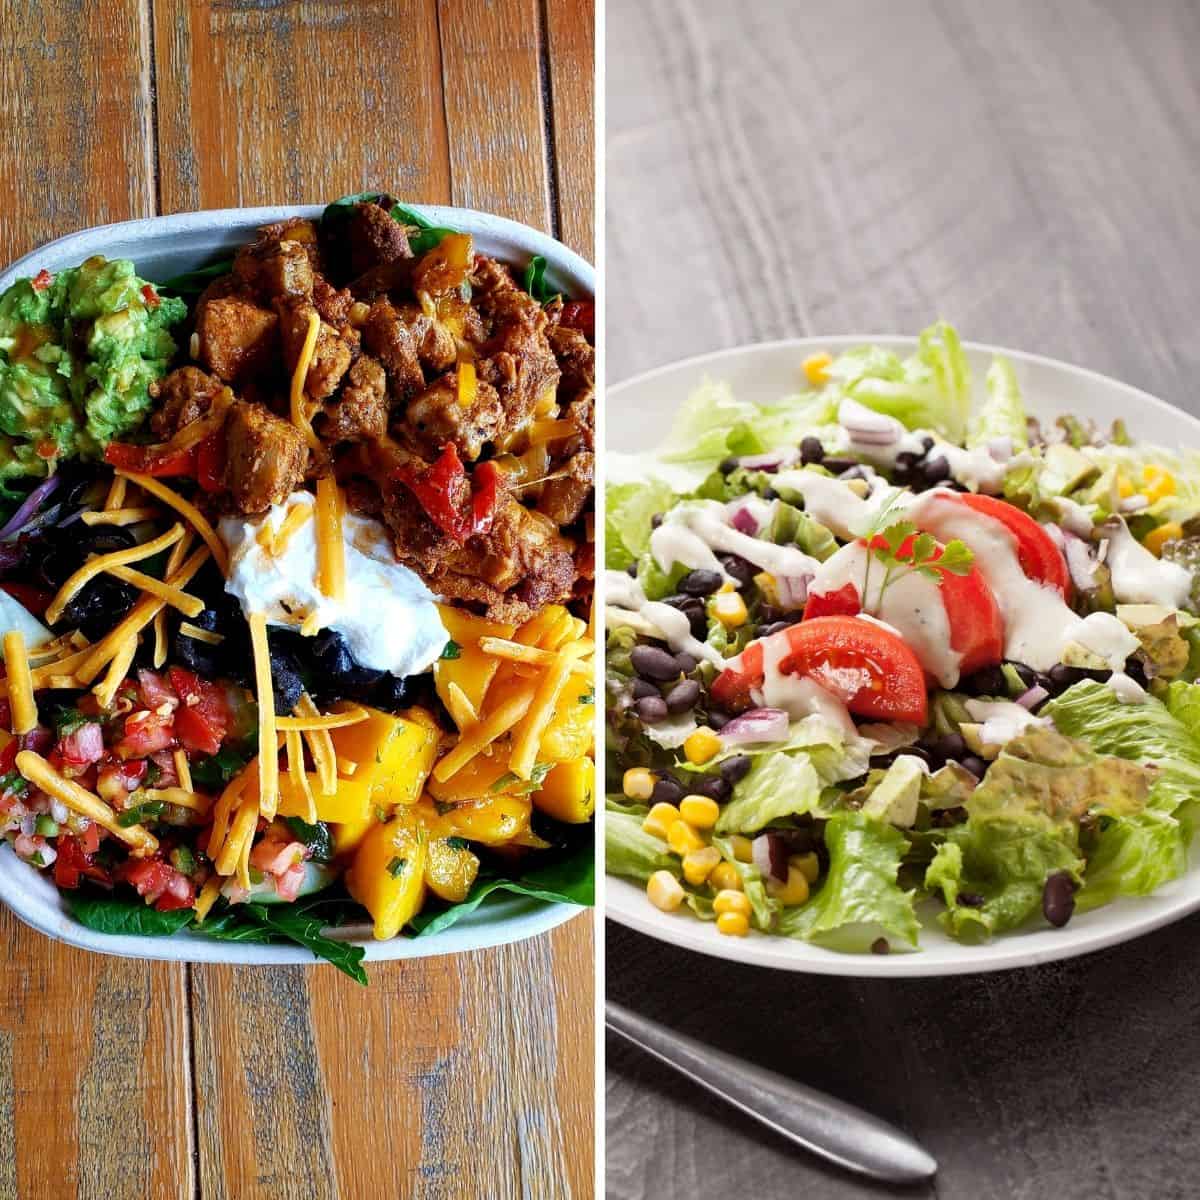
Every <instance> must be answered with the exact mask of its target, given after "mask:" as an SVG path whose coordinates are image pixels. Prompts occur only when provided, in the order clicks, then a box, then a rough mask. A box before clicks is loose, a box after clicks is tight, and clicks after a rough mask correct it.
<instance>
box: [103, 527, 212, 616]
mask: <svg viewBox="0 0 1200 1200" xmlns="http://www.w3.org/2000/svg"><path fill="white" fill-rule="evenodd" d="M175 544H176V545H179V543H178V542H176V543H175ZM172 569H173V568H172V567H171V566H170V564H168V566H167V573H168V574H170V572H171V570H172ZM105 574H107V575H112V576H114V577H115V578H117V579H120V580H122V581H123V582H125V583H131V584H133V586H134V587H135V588H137V589H138V590H139V591H143V592H149V593H150V595H152V596H158V597H159V598H160V599H163V600H165V601H166V602H167V603H168V604H169V605H170V606H171V607H172V608H176V609H178V610H179V611H180V612H181V613H183V615H184V616H185V617H198V616H199V615H200V614H201V613H202V612H203V611H204V601H203V600H201V599H200V597H199V596H192V595H189V594H188V593H187V592H185V591H183V589H182V588H177V587H172V586H171V585H170V584H169V583H164V582H163V580H161V579H155V578H154V576H153V575H146V574H145V573H143V572H142V571H138V570H136V569H135V568H133V567H121V566H117V567H106V568H105Z"/></svg>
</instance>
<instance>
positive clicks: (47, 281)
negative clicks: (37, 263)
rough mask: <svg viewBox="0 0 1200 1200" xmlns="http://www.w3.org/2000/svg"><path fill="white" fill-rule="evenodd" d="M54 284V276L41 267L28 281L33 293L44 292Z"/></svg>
mask: <svg viewBox="0 0 1200 1200" xmlns="http://www.w3.org/2000/svg"><path fill="white" fill-rule="evenodd" d="M53 282H54V276H53V275H51V274H50V272H49V271H47V270H46V268H45V267H43V268H42V269H41V270H40V271H39V272H38V273H37V274H36V275H35V276H34V277H33V279H32V280H31V281H30V284H29V286H30V287H31V288H33V290H34V291H35V292H44V291H45V290H46V289H47V288H48V287H49V286H50V285H51V284H52V283H53Z"/></svg>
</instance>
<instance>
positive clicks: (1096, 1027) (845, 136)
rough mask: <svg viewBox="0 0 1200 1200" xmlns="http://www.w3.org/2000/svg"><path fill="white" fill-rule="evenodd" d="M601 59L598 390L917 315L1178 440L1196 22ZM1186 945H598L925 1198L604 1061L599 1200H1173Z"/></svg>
mask: <svg viewBox="0 0 1200 1200" xmlns="http://www.w3.org/2000/svg"><path fill="white" fill-rule="evenodd" d="M607 31H608V45H607V47H606V50H607V62H608V81H607V83H608V92H607V94H608V108H607V113H608V117H607V119H608V149H607V154H608V159H607V178H608V212H607V218H606V219H607V227H606V245H607V256H608V262H607V282H608V296H609V305H608V314H607V328H608V336H609V351H608V362H609V365H610V372H611V374H610V378H613V379H621V378H624V377H626V376H628V375H630V374H632V373H634V372H635V371H638V370H642V369H645V368H648V367H651V366H655V365H657V364H660V363H666V362H670V361H672V360H674V359H677V358H681V357H684V356H686V355H690V354H697V353H702V352H704V351H708V350H714V349H718V348H720V347H723V346H730V345H735V344H738V343H743V342H750V341H761V340H767V339H770V338H779V337H786V336H791V335H804V334H820V333H840V332H864V333H870V332H879V333H884V332H915V331H916V330H917V329H919V328H920V327H921V326H923V325H924V324H926V323H928V322H929V321H930V320H931V319H933V318H934V317H935V316H937V315H945V316H946V317H948V318H950V319H952V320H953V321H955V322H956V324H957V325H958V328H959V329H960V331H961V332H962V333H963V335H964V336H966V337H970V338H973V339H976V340H980V341H992V342H999V343H1001V344H1008V345H1011V346H1016V347H1022V348H1026V349H1029V350H1034V351H1040V352H1043V353H1047V354H1052V355H1055V356H1058V357H1062V358H1066V359H1068V360H1072V361H1076V362H1080V363H1084V364H1086V365H1088V366H1092V367H1094V368H1096V369H1098V370H1100V371H1104V372H1107V373H1110V374H1113V375H1116V376H1118V377H1120V378H1123V379H1127V380H1128V381H1129V382H1131V383H1134V384H1137V385H1139V386H1141V387H1144V388H1146V389H1147V390H1149V391H1151V392H1154V393H1156V394H1158V395H1160V396H1163V397H1164V398H1165V399H1168V400H1170V401H1172V402H1173V403H1176V404H1178V405H1179V406H1181V407H1183V408H1186V409H1188V410H1189V411H1191V412H1193V413H1200V397H1198V396H1197V393H1196V389H1195V382H1194V381H1195V378H1196V371H1197V366H1198V363H1200V330H1198V327H1197V325H1196V322H1195V319H1194V316H1195V313H1196V312H1197V311H1198V310H1200V270H1198V269H1197V267H1198V266H1200V262H1198V258H1197V251H1196V249H1195V244H1194V238H1193V236H1192V231H1193V230H1194V228H1195V227H1196V225H1197V222H1198V221H1200V189H1197V187H1196V186H1195V176H1196V172H1197V169H1198V167H1200V138H1198V136H1197V126H1196V123H1195V121H1194V120H1193V118H1192V114H1194V113H1195V111H1196V109H1197V104H1198V101H1200V73H1198V72H1197V69H1196V67H1195V65H1194V61H1193V59H1194V55H1193V49H1194V47H1195V45H1196V44H1197V39H1198V38H1200V11H1198V10H1197V8H1196V6H1195V5H1193V4H1189V3H1186V2H1184V0H1162V2H1160V3H1155V4H1150V5H1126V4H1123V3H1120V0H1105V2H1102V3H1101V2H1087V0H1066V2H1064V3H1060V4H1055V5H1044V4H1040V3H1037V2H1036V0H1010V2H1009V3H1006V4H989V3H985V2H982V0H969V2H967V3H959V4H950V3H941V2H938V0H920V2H917V0H914V2H913V3H909V4H892V3H888V2H887V0H804V2H803V3H801V2H798V0H796V2H779V3H775V4H770V5H767V4H760V5H745V6H742V7H741V8H740V9H739V10H738V17H737V20H736V22H735V21H731V20H730V19H729V14H728V7H727V6H726V5H723V4H719V3H717V2H716V0H707V2H702V0H665V2H664V3H661V4H656V5H642V4H638V3H636V0H610V3H609V5H608V14H607ZM1198 935H1200V918H1198V917H1192V918H1190V919H1188V920H1185V921H1182V922H1180V923H1178V924H1177V925H1174V926H1172V927H1171V928H1169V929H1165V930H1162V931H1160V932H1158V933H1155V934H1152V935H1150V936H1148V937H1145V938H1143V939H1140V940H1139V941H1137V942H1135V943H1132V944H1129V945H1126V946H1122V947H1117V948H1115V949H1113V950H1110V951H1105V952H1103V953H1099V954H1095V955H1091V956H1089V957H1087V958H1084V959H1080V960H1075V961H1071V962H1065V963H1061V964H1055V965H1050V966H1044V967H1040V968H1036V969H1031V970H1024V971H1015V972H1010V973H1005V974H997V975H986V976H981V977H978V978H974V979H949V980H930V981H919V980H911V981H910V980H896V981H862V982H860V981H855V980H836V979H826V978H824V977H818V976H813V977H805V976H803V975H785V974H776V973H773V972H768V971H766V970H763V969H760V968H753V967H742V966H738V965H736V964H732V963H724V962H718V961H715V960H711V959H705V958H700V957H698V956H695V955H691V954H688V953H685V952H683V951H679V950H675V949H673V948H671V947H668V946H664V945H662V944H661V943H658V942H652V941H650V940H648V939H645V938H643V937H641V936H639V935H636V934H634V933H632V932H629V931H627V930H624V929H621V928H619V927H616V926H610V928H609V931H608V946H607V956H608V962H609V964H610V977H609V981H608V987H609V994H610V995H611V996H612V997H613V998H614V999H616V1000H619V1001H621V1002H623V1003H627V1004H629V1005H631V1006H632V1007H634V1008H636V1009H638V1010H639V1011H642V1012H645V1013H647V1014H648V1015H650V1016H654V1017H657V1018H660V1019H661V1020H663V1021H664V1022H666V1023H668V1024H670V1025H673V1026H675V1027H676V1028H679V1029H681V1030H683V1031H684V1032H686V1033H690V1034H691V1035H693V1036H695V1037H698V1038H700V1039H701V1040H706V1041H710V1042H712V1043H713V1044H714V1045H717V1046H720V1047H721V1048H722V1049H725V1050H729V1051H732V1052H734V1053H737V1054H742V1055H744V1056H746V1057H748V1058H750V1059H752V1060H754V1061H757V1062H760V1063H762V1064H764V1065H767V1066H770V1067H773V1068H775V1069H777V1070H782V1071H784V1072H785V1073H787V1074H791V1075H794V1076H795V1077H796V1078H799V1079H802V1080H804V1081H805V1082H808V1083H811V1084H814V1085H816V1086H818V1087H822V1088H825V1089H826V1090H828V1091H830V1092H832V1093H834V1094H836V1095H838V1096H840V1097H842V1098H844V1099H847V1100H850V1101H853V1102H855V1103H859V1104H861V1105H863V1106H864V1107H866V1108H868V1109H870V1110H872V1111H874V1112H876V1113H878V1114H880V1115H881V1116H884V1117H886V1118H889V1119H891V1120H893V1121H895V1122H896V1123H898V1124H899V1125H901V1126H902V1127H904V1128H906V1129H908V1130H909V1131H910V1132H912V1133H913V1134H915V1135H916V1136H917V1137H918V1138H919V1139H921V1140H922V1141H923V1142H924V1143H925V1145H926V1146H927V1147H928V1149H929V1150H931V1151H932V1152H933V1153H934V1154H935V1155H936V1157H937V1158H938V1159H939V1161H940V1163H941V1171H940V1173H939V1175H938V1178H937V1181H936V1183H935V1185H933V1186H932V1187H930V1188H926V1189H923V1190H922V1189H917V1190H914V1191H905V1192H903V1193H900V1192H892V1191H890V1190H888V1189H886V1188H881V1187H873V1186H870V1185H868V1184H865V1183H864V1182H863V1181H861V1180H858V1179H856V1178H854V1177H851V1176H848V1175H845V1174H842V1173H839V1172H835V1171H833V1170H832V1169H827V1168H825V1167H823V1166H821V1165H819V1164H818V1163H817V1162H815V1160H813V1159H812V1158H811V1157H808V1156H806V1155H804V1154H802V1153H800V1152H798V1151H792V1150H790V1149H789V1148H787V1146H786V1145H785V1144H783V1143H781V1142H779V1141H777V1140H775V1139H773V1138H771V1137H770V1136H769V1135H768V1134H766V1133H764V1132H763V1131H762V1130H761V1129H760V1128H758V1127H757V1126H755V1125H753V1124H751V1123H750V1122H748V1121H746V1120H744V1119H742V1118H740V1117H739V1116H738V1115H737V1114H735V1113H733V1112H732V1111H731V1110H729V1109H727V1108H725V1107H723V1106H720V1105H718V1104H716V1103H714V1102H713V1101H711V1100H709V1099H708V1098H707V1097H705V1096H703V1095H697V1094H696V1093H695V1092H694V1091H691V1090H689V1089H688V1088H687V1087H686V1086H685V1085H683V1084H681V1083H680V1082H679V1081H678V1080H677V1079H676V1078H675V1077H674V1076H672V1075H670V1074H669V1073H667V1072H666V1071H665V1070H664V1069H662V1068H660V1067H658V1066H657V1065H655V1064H653V1063H652V1062H649V1061H648V1060H647V1059H646V1058H645V1057H644V1056H642V1055H641V1054H639V1053H638V1052H636V1051H633V1050H630V1049H627V1048H625V1047H624V1046H623V1045H622V1044H620V1043H618V1042H616V1041H615V1040H613V1039H610V1040H609V1042H608V1051H609V1059H608V1062H609V1073H608V1079H607V1085H606V1092H607V1101H608V1113H607V1130H608V1151H607V1180H608V1188H607V1190H608V1195H609V1197H611V1198H612V1200H635V1198H636V1200H642V1198H644V1197H647V1198H648V1197H656V1196H661V1195H688V1196H704V1197H708V1196H713V1197H716V1196H728V1195H733V1194H736V1195H747V1196H776V1195H803V1196H806V1197H821V1198H822V1200H824V1198H826V1197H830V1198H834V1197H847V1198H848V1197H859V1196H871V1195H890V1194H897V1195H900V1194H903V1195H922V1196H930V1197H934V1196H936V1197H938V1198H939V1200H1011V1198H1022V1200H1042V1198H1043V1197H1056V1198H1058V1200H1095V1198H1103V1200H1143V1198H1147V1197H1155V1198H1156V1200H1158V1198H1171V1197H1184V1196H1191V1195H1195V1192H1196V1183H1195V1180H1196V1174H1197V1168H1198V1167H1200V1151H1198V1150H1197V1148H1196V1144H1195V1140H1194V1138H1193V1137H1192V1134H1191V1130H1192V1129H1193V1128H1194V1127H1195V1125H1196V1122H1197V1120H1200V1095H1198V1094H1197V1092H1196V1089H1195V1088H1194V1087H1193V1086H1192V1084H1191V1078H1192V1076H1193V1074H1194V1072H1195V1065H1196V1063H1197V1061H1200V1038H1198V1036H1197V1033H1196V1019H1197V1015H1198V1008H1200V1001H1198V999H1197V994H1196V990H1195V987H1194V983H1193V981H1194V979H1195V978H1196V975H1197V973H1198V972H1200V950H1198V949H1197V937H1198ZM611 964H619V967H618V968H617V969H616V970H613V969H611Z"/></svg>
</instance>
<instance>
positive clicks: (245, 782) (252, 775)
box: [208, 758, 258, 862]
mask: <svg viewBox="0 0 1200 1200" xmlns="http://www.w3.org/2000/svg"><path fill="white" fill-rule="evenodd" d="M257 786H258V759H257V758H252V759H251V760H250V761H249V762H248V763H247V764H246V765H245V766H244V767H243V768H242V769H241V770H240V771H239V772H238V773H237V774H236V775H235V776H234V777H233V778H232V779H231V780H230V781H229V782H228V783H227V784H226V785H225V790H224V791H223V792H222V793H221V795H220V797H219V799H218V800H217V803H216V807H215V808H214V809H213V824H212V833H211V834H210V836H209V839H208V857H209V858H210V859H212V861H213V862H216V861H217V859H218V857H220V854H221V848H222V847H223V846H224V845H225V839H226V838H227V837H228V836H229V819H230V817H231V816H232V815H233V813H234V810H235V809H236V808H237V806H238V804H239V803H240V802H241V799H242V793H243V792H244V791H245V790H246V789H247V788H248V787H257Z"/></svg>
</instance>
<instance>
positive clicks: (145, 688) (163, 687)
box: [137, 670, 179, 711]
mask: <svg viewBox="0 0 1200 1200" xmlns="http://www.w3.org/2000/svg"><path fill="white" fill-rule="evenodd" d="M137 681H138V695H139V696H140V698H141V701H142V703H143V704H144V705H145V706H146V707H147V708H152V709H154V710H156V711H157V710H158V709H160V708H161V707H162V706H163V705H164V704H169V705H170V706H171V707H172V708H176V707H178V705H179V696H178V694H177V693H176V692H175V690H174V689H173V688H172V687H171V685H170V683H169V682H168V681H167V676H165V675H160V674H158V673H157V672H156V671H146V670H141V671H139V672H138V673H137Z"/></svg>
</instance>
